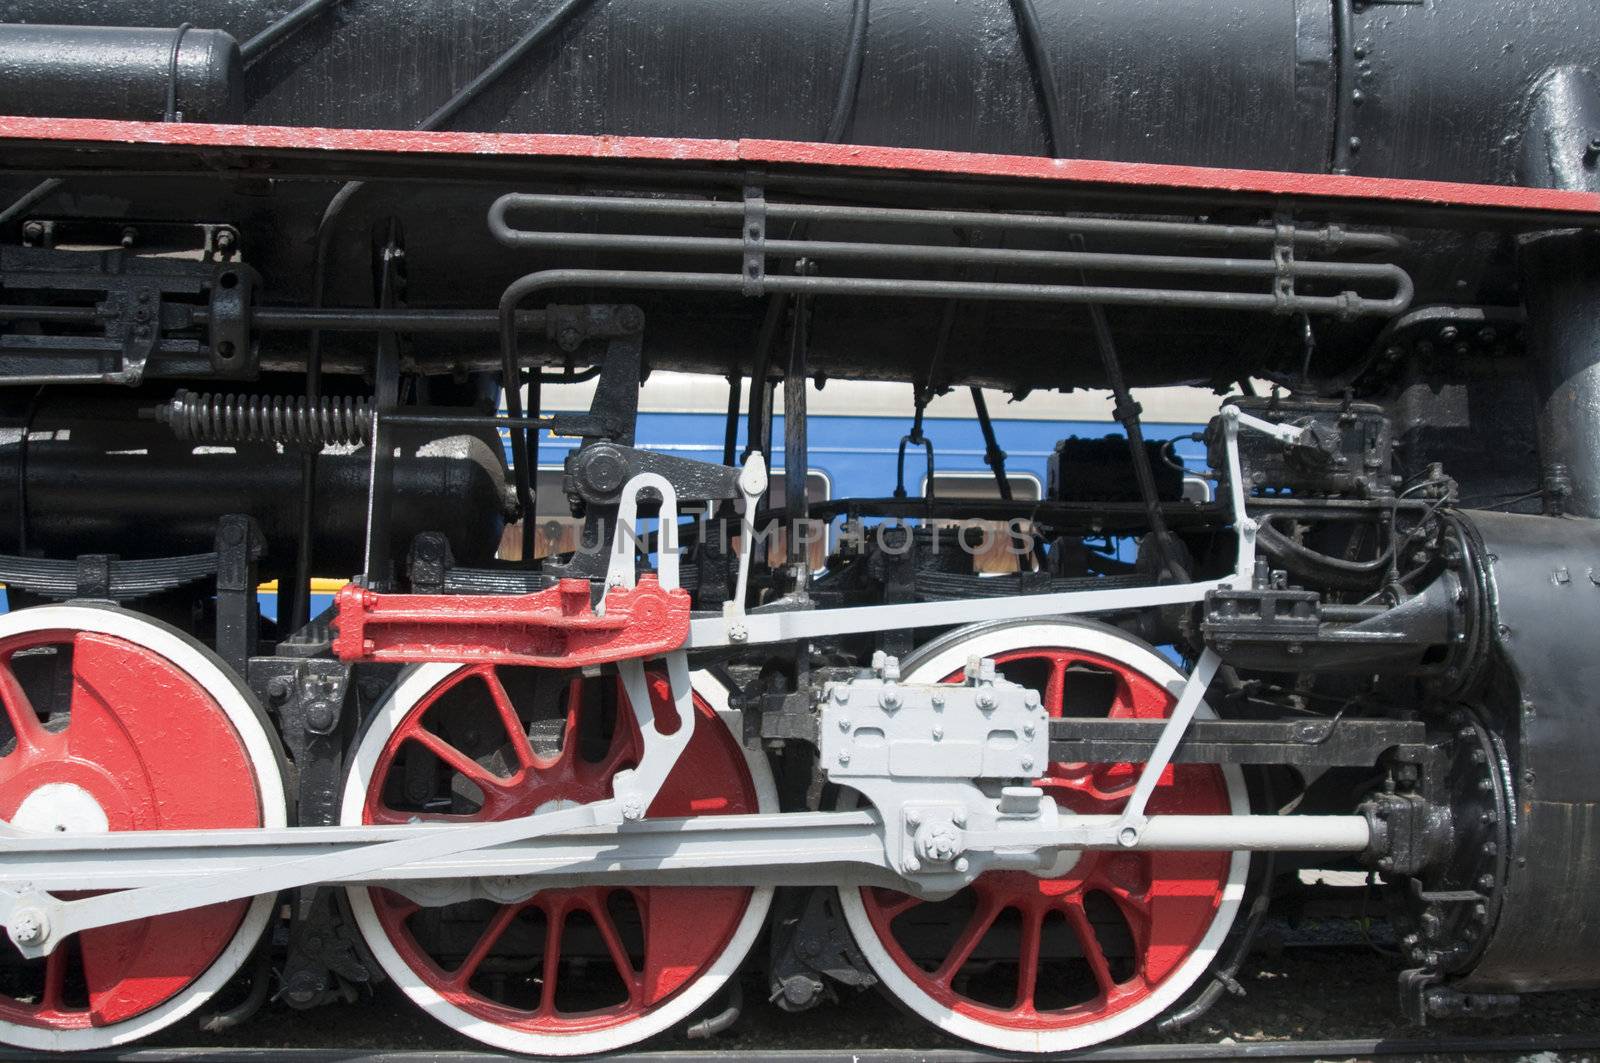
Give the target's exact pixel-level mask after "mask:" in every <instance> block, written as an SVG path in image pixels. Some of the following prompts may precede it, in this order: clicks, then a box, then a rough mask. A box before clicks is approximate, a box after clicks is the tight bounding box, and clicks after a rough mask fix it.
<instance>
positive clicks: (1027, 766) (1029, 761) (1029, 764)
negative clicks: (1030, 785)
mask: <svg viewBox="0 0 1600 1063" xmlns="http://www.w3.org/2000/svg"><path fill="white" fill-rule="evenodd" d="M1018 763H1020V764H1021V765H1022V770H1023V771H1032V770H1033V758H1032V757H1023V758H1022V759H1021V760H1020V761H1018Z"/></svg>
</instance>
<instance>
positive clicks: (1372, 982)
mask: <svg viewBox="0 0 1600 1063" xmlns="http://www.w3.org/2000/svg"><path fill="white" fill-rule="evenodd" d="M1266 929H1267V933H1265V934H1263V936H1262V940H1263V942H1264V946H1263V947H1262V948H1260V949H1258V950H1257V952H1256V953H1255V954H1254V955H1253V956H1252V957H1251V958H1250V959H1249V960H1248V961H1247V963H1246V965H1245V967H1244V968H1243V969H1242V970H1241V972H1240V976H1239V982H1240V984H1241V986H1242V987H1243V988H1244V990H1245V995H1244V996H1243V997H1231V996H1230V997H1224V998H1223V999H1222V1000H1221V1001H1219V1002H1218V1004H1217V1006H1216V1007H1215V1008H1213V1009H1212V1011H1211V1012H1209V1013H1208V1014H1207V1015H1206V1016H1205V1017H1204V1018H1202V1019H1201V1020H1200V1021H1199V1022H1197V1023H1195V1024H1194V1025H1192V1026H1190V1027H1189V1028H1187V1029H1184V1030H1181V1031H1177V1032H1174V1033H1171V1034H1161V1033H1158V1032H1156V1031H1155V1030H1154V1029H1153V1028H1146V1029H1144V1030H1139V1031H1135V1032H1133V1033H1131V1034H1128V1035H1127V1036H1125V1037H1123V1038H1121V1039H1120V1040H1119V1041H1118V1042H1113V1043H1128V1044H1140V1043H1151V1042H1164V1043H1186V1042H1187V1043H1194V1042H1200V1043H1218V1042H1223V1043H1230V1042H1231V1043H1243V1042H1252V1041H1282V1040H1293V1039H1303V1038H1310V1039H1316V1038H1378V1037H1385V1036H1397V1037H1427V1038H1460V1037H1475V1036H1516V1035H1525V1034H1545V1033H1565V1034H1592V1035H1596V1036H1597V1037H1600V991H1589V992H1564V993H1545V994H1535V995H1531V996H1528V997H1525V998H1524V1000H1523V1004H1522V1007H1521V1009H1520V1010H1519V1011H1517V1012H1516V1013H1515V1014H1513V1015H1511V1016H1508V1017H1503V1018H1494V1019H1471V1020H1466V1019H1457V1020H1449V1021H1439V1022H1436V1023H1434V1024H1431V1025H1429V1026H1428V1027H1426V1028H1424V1029H1415V1028H1409V1027H1407V1026H1406V1025H1405V1024H1404V1019H1403V1018H1402V1016H1401V1014H1400V1011H1399V1004H1398V998H1397V994H1396V989H1395V985H1396V983H1395V974H1396V972H1397V971H1398V970H1399V963H1398V961H1397V960H1394V959H1391V958H1389V957H1386V956H1384V955H1381V954H1380V953H1378V952H1375V951H1373V950H1372V949H1370V948H1367V947H1365V946H1349V945H1335V946H1332V947H1294V946H1290V947H1284V946H1283V944H1282V941H1283V939H1284V935H1282V934H1274V933H1273V932H1272V931H1273V925H1272V924H1271V923H1269V924H1268V926H1267V928H1266ZM759 989H760V986H759V985H758V984H754V983H752V984H750V986H749V991H748V992H747V1000H749V1001H750V1003H749V1004H748V1006H747V1007H746V1010H745V1013H744V1015H743V1017H742V1018H741V1019H740V1021H739V1022H738V1023H737V1024H736V1025H735V1026H734V1027H733V1028H732V1029H731V1030H729V1031H727V1032H726V1033H724V1034H722V1035H720V1036H719V1037H718V1038H716V1040H715V1041H714V1042H712V1044H713V1045H714V1046H715V1047H717V1048H722V1049H746V1050H750V1049H780V1048H781V1049H799V1050H807V1049H812V1050H817V1051H822V1050H830V1049H831V1050H847V1051H848V1050H850V1049H858V1048H883V1047H890V1046H893V1047H902V1048H910V1049H929V1050H934V1051H935V1052H936V1051H937V1050H938V1049H941V1048H959V1047H964V1046H963V1045H962V1044H961V1043H960V1042H957V1041H955V1040H953V1039H951V1038H948V1037H946V1036H945V1035H943V1034H941V1033H939V1032H938V1031H936V1030H934V1029H933V1028H932V1027H930V1026H928V1025H927V1024H926V1023H924V1022H922V1021H921V1020H919V1019H917V1018H916V1017H914V1016H912V1015H910V1014H909V1013H908V1012H905V1011H903V1010H901V1009H900V1008H899V1007H898V1006H897V1005H895V1004H894V1003H893V1002H892V1001H889V1000H887V999H885V998H884V997H883V996H882V995H881V994H879V993H877V992H875V991H869V992H866V993H851V994H849V995H846V996H844V997H843V998H842V999H840V1000H839V1001H838V1002H836V1003H831V1004H824V1005H822V1006H820V1007H818V1008H816V1009H814V1010H812V1011H810V1012H807V1013H805V1014H802V1015H790V1014H787V1013H785V1012H783V1011H781V1010H779V1009H778V1008H777V1007H776V1006H774V1005H771V1004H768V1003H766V1002H765V1001H764V1000H763V999H762V995H761V994H760V992H759ZM376 997H377V999H376V1000H374V1001H372V1002H371V1003H365V1004H358V1005H340V1006H331V1007H324V1008H319V1009H315V1010H312V1011H306V1012H295V1011H292V1010H290V1009H288V1008H286V1007H284V1006H283V1005H279V1004H274V1005H269V1006H268V1007H266V1008H264V1009H263V1010H262V1012H261V1013H260V1014H258V1015H257V1016H256V1017H255V1018H254V1019H252V1020H251V1021H250V1022H248V1023H246V1024H244V1025H243V1026H242V1027H240V1028H238V1029H237V1030H235V1031H232V1032H230V1033H228V1034H226V1035H205V1034H201V1033H199V1032H198V1031H197V1030H196V1029H195V1027H194V1024H193V1023H192V1022H189V1023H181V1024H179V1027H178V1028H177V1029H173V1030H169V1031H167V1032H166V1033H165V1034H163V1035H161V1036H160V1037H159V1038H158V1039H156V1040H155V1041H154V1042H150V1043H153V1044H161V1045H168V1046H180V1045H183V1046H202V1045H207V1044H209V1045H214V1046H218V1047H221V1046H224V1045H252V1046H292V1045H299V1046H315V1047H326V1048H351V1049H376V1048H391V1049H413V1050H415V1049H422V1050H438V1051H448V1050H451V1049H471V1048H477V1047H479V1046H477V1045H476V1043H475V1042H472V1041H469V1040H467V1039H466V1038H463V1037H460V1036H458V1035H456V1034H454V1033H453V1032H452V1031H450V1030H448V1029H446V1028H444V1027H443V1026H442V1025H440V1024H439V1023H437V1022H435V1021H434V1020H432V1019H430V1018H428V1017H427V1016H425V1015H423V1014H422V1013H421V1012H420V1011H418V1010H417V1009H416V1008H415V1007H413V1006H412V1005H411V1004H410V1002H409V1001H407V1000H406V999H405V998H404V997H403V996H401V994H400V993H399V992H398V991H397V990H395V989H394V988H393V987H392V986H384V987H381V988H380V989H379V990H378V992H377V994H376ZM645 1047H650V1048H655V1049H662V1050H670V1049H674V1048H678V1049H682V1048H690V1047H705V1043H704V1042H698V1043H697V1042H689V1041H686V1040H685V1039H684V1038H683V1036H682V1031H681V1030H678V1031H675V1032H673V1033H671V1034H667V1035H663V1036H662V1037H660V1038H657V1039H656V1040H655V1041H654V1042H652V1043H651V1044H649V1045H648V1046H645ZM1546 1058H1548V1059H1552V1060H1553V1059H1555V1058H1556V1057H1554V1056H1548V1057H1546ZM1564 1058H1573V1059H1587V1060H1591V1061H1592V1060H1594V1059H1596V1058H1597V1057H1596V1055H1595V1054H1594V1053H1588V1054H1581V1055H1568V1056H1566V1057H1564Z"/></svg>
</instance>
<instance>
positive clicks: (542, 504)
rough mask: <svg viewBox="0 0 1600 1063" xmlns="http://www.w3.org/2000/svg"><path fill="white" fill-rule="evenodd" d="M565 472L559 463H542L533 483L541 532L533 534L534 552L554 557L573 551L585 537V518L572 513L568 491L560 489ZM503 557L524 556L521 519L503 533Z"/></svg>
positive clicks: (510, 558)
mask: <svg viewBox="0 0 1600 1063" xmlns="http://www.w3.org/2000/svg"><path fill="white" fill-rule="evenodd" d="M563 475H564V472H563V469H562V467H561V466H560V465H541V466H540V467H539V476H538V479H537V480H536V481H535V483H534V490H535V491H537V492H538V494H537V496H536V497H535V499H534V506H535V508H536V509H537V510H538V521H539V527H538V534H537V535H536V536H535V538H534V544H533V556H534V557H551V556H554V555H556V554H565V553H571V552H572V551H574V550H576V549H577V548H578V544H579V542H581V541H582V538H583V521H582V520H581V519H579V518H578V517H574V516H573V515H572V510H571V509H570V508H569V507H568V505H567V495H566V492H564V491H563V490H562V489H561V478H562V476H563ZM500 557H501V559H503V560H506V561H519V560H521V559H522V522H521V521H518V522H517V523H515V524H507V525H506V527H505V531H503V532H502V533H501V535H500Z"/></svg>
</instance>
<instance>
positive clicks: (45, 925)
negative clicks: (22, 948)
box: [11, 908, 50, 945]
mask: <svg viewBox="0 0 1600 1063" xmlns="http://www.w3.org/2000/svg"><path fill="white" fill-rule="evenodd" d="M49 936H50V920H49V919H48V918H46V916H45V914H44V913H43V912H41V911H40V910H39V909H37V908H24V909H22V910H21V911H19V912H17V913H16V914H15V915H13V916H12V917H11V940H12V941H15V942H16V943H17V944H18V945H39V944H43V943H44V941H45V939H46V938H48V937H49Z"/></svg>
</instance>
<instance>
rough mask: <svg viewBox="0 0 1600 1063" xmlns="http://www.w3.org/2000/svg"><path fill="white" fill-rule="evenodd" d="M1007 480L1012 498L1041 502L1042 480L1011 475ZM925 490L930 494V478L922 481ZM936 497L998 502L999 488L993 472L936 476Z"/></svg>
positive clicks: (955, 473)
mask: <svg viewBox="0 0 1600 1063" xmlns="http://www.w3.org/2000/svg"><path fill="white" fill-rule="evenodd" d="M1006 479H1007V480H1008V481H1009V482H1010V484H1011V497H1012V498H1014V499H1016V500H1017V501H1018V502H1037V501H1039V478H1038V477H1037V476H1031V475H1029V474H1027V473H1016V472H1014V473H1010V474H1008V475H1007V476H1006ZM922 490H923V493H924V494H926V493H927V490H928V478H927V477H926V476H924V477H923V478H922ZM933 494H934V497H936V498H999V497H1000V487H999V485H998V484H996V483H995V482H994V474H993V473H991V472H987V471H985V472H936V473H934V474H933Z"/></svg>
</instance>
